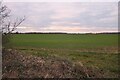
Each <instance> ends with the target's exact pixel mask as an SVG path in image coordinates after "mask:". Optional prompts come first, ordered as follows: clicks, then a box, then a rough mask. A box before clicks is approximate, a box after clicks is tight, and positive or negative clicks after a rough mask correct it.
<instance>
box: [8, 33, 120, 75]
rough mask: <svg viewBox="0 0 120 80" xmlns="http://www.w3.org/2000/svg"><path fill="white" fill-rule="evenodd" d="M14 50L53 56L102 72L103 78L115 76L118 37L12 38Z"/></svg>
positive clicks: (20, 36)
mask: <svg viewBox="0 0 120 80" xmlns="http://www.w3.org/2000/svg"><path fill="white" fill-rule="evenodd" d="M12 35H13V36H12V38H11V43H10V44H9V45H12V47H13V48H15V49H17V50H18V51H21V52H23V53H28V54H33V55H37V56H43V57H49V56H55V57H59V58H62V59H67V60H69V61H71V62H73V63H76V64H79V63H82V64H83V65H84V66H87V67H94V68H97V69H100V70H103V71H104V72H105V73H104V76H106V77H115V76H116V75H117V74H118V67H119V66H118V35H117V34H12Z"/></svg>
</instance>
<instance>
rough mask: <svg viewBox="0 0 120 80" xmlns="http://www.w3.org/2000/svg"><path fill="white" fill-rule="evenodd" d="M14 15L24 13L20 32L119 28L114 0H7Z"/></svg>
mask: <svg viewBox="0 0 120 80" xmlns="http://www.w3.org/2000/svg"><path fill="white" fill-rule="evenodd" d="M5 4H6V5H7V6H8V7H9V8H10V9H11V15H12V16H13V17H18V18H20V17H23V16H26V20H25V21H24V22H23V23H22V25H20V26H19V27H18V29H17V31H19V32H77V33H78V32H80V33H83V32H111V31H112V32H113V31H118V3H117V2H31V3H29V2H8V3H5Z"/></svg>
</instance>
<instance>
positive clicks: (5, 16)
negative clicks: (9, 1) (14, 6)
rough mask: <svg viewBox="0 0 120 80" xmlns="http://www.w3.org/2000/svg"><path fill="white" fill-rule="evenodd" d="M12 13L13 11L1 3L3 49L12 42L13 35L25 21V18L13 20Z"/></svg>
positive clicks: (0, 19) (0, 16) (0, 31)
mask: <svg viewBox="0 0 120 80" xmlns="http://www.w3.org/2000/svg"><path fill="white" fill-rule="evenodd" d="M10 13H11V10H10V9H9V8H8V7H7V6H6V5H3V4H2V2H1V1H0V33H2V45H3V47H6V46H7V44H8V43H9V42H10V38H11V37H12V36H11V33H12V32H13V31H15V30H16V28H17V27H18V26H19V25H20V24H21V23H22V22H23V21H24V20H25V17H23V18H15V19H13V18H12V19H11V14H10Z"/></svg>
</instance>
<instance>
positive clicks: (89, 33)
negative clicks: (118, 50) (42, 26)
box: [12, 32, 120, 34]
mask: <svg viewBox="0 0 120 80" xmlns="http://www.w3.org/2000/svg"><path fill="white" fill-rule="evenodd" d="M12 34H120V32H101V33H64V32H26V33H21V32H16V33H12Z"/></svg>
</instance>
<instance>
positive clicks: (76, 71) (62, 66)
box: [2, 49, 102, 78]
mask: <svg viewBox="0 0 120 80" xmlns="http://www.w3.org/2000/svg"><path fill="white" fill-rule="evenodd" d="M90 71H91V69H90V70H87V68H85V67H83V65H81V66H80V65H79V66H78V65H77V66H76V65H74V64H72V63H70V62H69V61H67V60H63V59H59V58H55V57H49V58H43V57H37V56H33V55H30V54H23V53H20V52H17V51H16V50H11V49H9V50H3V55H2V75H3V76H2V77H3V78H42V77H44V78H87V77H97V76H99V77H102V75H100V74H99V73H97V76H96V73H91V72H90ZM96 72H97V71H96ZM88 73H89V74H88ZM90 74H92V75H90Z"/></svg>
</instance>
